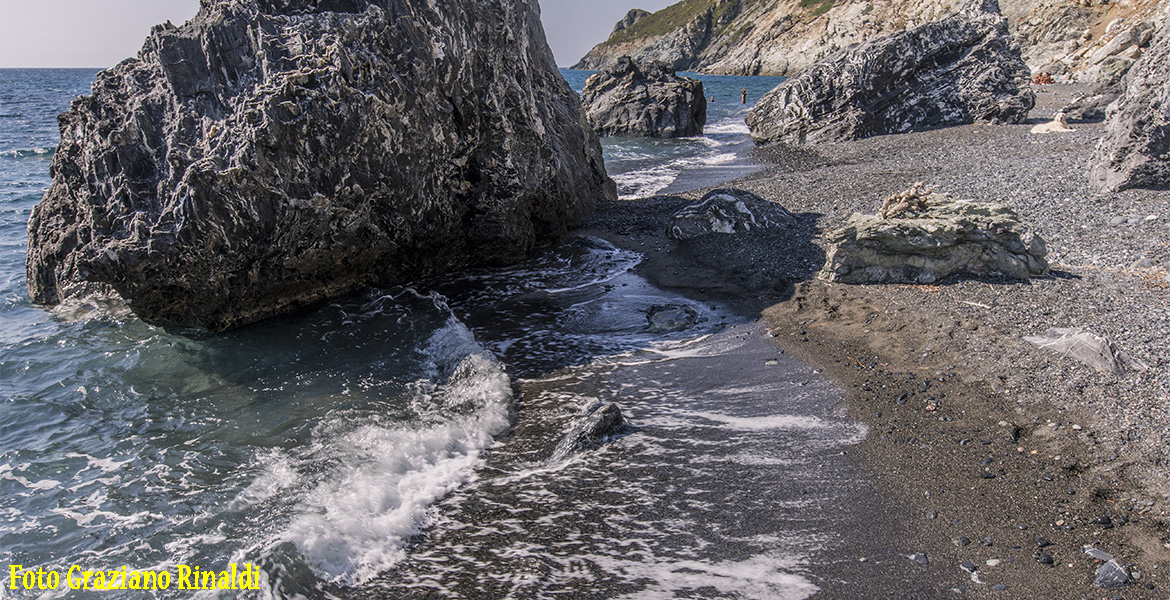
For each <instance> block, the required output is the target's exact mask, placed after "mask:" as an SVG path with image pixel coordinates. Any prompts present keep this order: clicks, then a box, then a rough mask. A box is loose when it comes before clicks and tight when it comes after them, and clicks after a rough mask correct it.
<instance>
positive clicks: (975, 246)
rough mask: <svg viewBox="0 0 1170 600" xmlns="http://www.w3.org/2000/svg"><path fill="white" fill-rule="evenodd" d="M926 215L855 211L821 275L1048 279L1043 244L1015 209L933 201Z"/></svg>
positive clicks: (891, 279) (852, 279)
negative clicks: (871, 213) (956, 275)
mask: <svg viewBox="0 0 1170 600" xmlns="http://www.w3.org/2000/svg"><path fill="white" fill-rule="evenodd" d="M927 205H928V208H927V209H926V211H923V212H908V213H903V214H902V215H900V216H898V217H893V218H889V219H883V218H881V217H880V216H877V215H861V214H854V215H853V216H852V217H850V219H849V222H848V223H847V224H846V225H845V227H844V228H842V229H839V230H837V231H834V232H832V233H830V234H829V235H828V236H827V240H828V242H829V244H830V246H829V250H828V258H827V261H826V263H825V267H824V269H822V270H821V273H820V274H819V275H818V277H820V278H821V279H827V280H829V281H836V282H840V283H854V284H862V283H932V282H935V281H938V280H940V279H944V278H946V277H948V276H950V275H954V274H959V273H967V274H971V275H978V276H995V277H1009V278H1013V279H1027V278H1029V277H1038V276H1043V275H1046V274H1048V262H1047V261H1046V260H1045V256H1046V255H1047V250H1046V249H1045V247H1044V240H1042V239H1041V238H1040V236H1039V235H1036V234H1035V233H1032V232H1031V231H1030V230H1029V229H1028V228H1027V227H1026V226H1024V225H1023V224H1022V223H1021V222H1020V220H1019V218H1018V217H1017V216H1016V213H1015V212H1013V211H1012V210H1011V209H1010V208H1008V207H1006V206H1002V205H997V204H980V203H975V202H969V201H964V200H954V199H951V198H949V197H947V196H944V195H942V194H932V195H930V196H929V197H928V198H927Z"/></svg>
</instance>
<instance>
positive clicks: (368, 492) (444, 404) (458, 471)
mask: <svg viewBox="0 0 1170 600" xmlns="http://www.w3.org/2000/svg"><path fill="white" fill-rule="evenodd" d="M470 340H472V338H471V333H470V332H469V331H467V330H466V328H465V327H463V326H462V324H459V323H458V322H457V321H454V320H452V323H451V324H450V325H448V327H446V328H444V329H442V330H440V331H439V332H438V333H436V334H435V336H434V337H433V338H432V343H431V347H430V352H431V353H432V355H433V356H434V357H435V359H436V360H435V364H436V368H437V369H438V368H440V365H441V364H442V363H443V362H445V360H447V359H449V358H450V357H451V356H452V353H457V352H459V351H461V350H462V351H464V352H465V351H466V349H467V344H468V342H469V341H470ZM476 348H477V350H476V352H475V353H473V354H470V355H467V356H466V357H465V358H463V359H462V360H461V361H459V363H458V365H457V366H456V367H455V368H454V369H453V371H452V373H451V374H450V376H449V378H448V379H447V380H446V381H445V382H443V383H441V384H439V385H436V386H430V385H421V386H419V388H418V391H419V396H420V398H419V403H420V408H424V410H426V412H427V414H428V415H430V416H432V417H433V418H430V419H426V418H424V419H423V420H422V422H421V423H419V422H416V423H415V424H414V425H413V426H411V425H407V424H403V423H400V422H399V423H388V424H379V423H367V424H362V425H359V426H356V427H351V426H350V424H349V423H346V422H345V420H344V419H343V418H338V419H336V420H333V421H330V422H328V423H323V424H322V425H321V426H320V427H319V428H318V429H319V431H318V432H317V433H316V434H315V436H314V437H315V438H316V439H317V440H318V441H317V442H315V444H316V447H315V448H314V450H313V452H312V455H313V459H315V460H325V461H327V462H328V463H329V464H333V465H336V467H335V468H334V471H333V472H332V473H331V474H330V476H329V477H328V478H327V480H326V481H324V482H322V483H320V484H318V485H317V486H316V487H315V488H314V489H312V490H311V491H310V492H309V493H308V494H307V496H306V497H304V498H303V499H302V500H301V501H300V502H299V503H298V506H297V512H298V515H297V516H296V517H295V518H294V519H293V521H292V523H291V524H290V525H289V527H288V528H287V530H286V531H285V532H284V533H283V534H282V535H281V536H280V539H279V540H276V541H275V544H279V543H281V542H285V541H290V542H293V543H294V544H295V545H296V547H297V549H298V550H299V551H300V552H301V554H302V555H303V556H304V557H305V558H306V559H307V560H308V561H309V563H310V565H312V566H313V567H314V569H316V570H317V571H318V575H320V576H322V577H323V578H325V579H328V580H330V581H335V582H341V583H346V584H356V583H361V582H364V581H367V580H369V579H370V578H372V577H373V576H375V575H377V574H378V573H380V572H382V571H385V570H386V569H388V568H390V567H391V566H393V565H394V564H395V563H397V562H398V561H400V560H402V558H404V556H405V550H404V546H405V545H406V542H407V540H408V539H409V538H410V537H411V536H413V535H417V534H418V533H420V532H421V531H422V530H423V529H424V528H426V527H427V526H428V525H429V523H430V521H431V519H432V518H433V517H432V515H431V505H432V503H434V502H435V501H436V500H438V499H440V498H442V497H443V496H445V495H447V494H448V493H450V492H451V491H453V490H455V489H456V488H458V487H459V486H460V485H461V484H463V483H465V482H467V481H469V480H470V479H472V478H473V476H474V469H475V467H476V466H477V465H478V464H479V463H480V459H479V454H480V452H481V451H482V450H483V449H485V448H487V447H488V446H489V445H491V444H492V443H493V439H492V436H493V435H495V434H498V433H501V432H502V431H503V430H504V429H505V428H506V427H507V426H508V423H509V417H508V410H509V404H510V401H511V383H510V381H509V379H508V377H507V375H506V374H505V373H504V371H503V369H502V367H501V366H500V365H499V363H497V362H496V361H495V360H494V359H492V358H491V357H489V356H488V355H487V353H486V352H485V351H483V350H482V348H478V346H477V347H476ZM423 404H425V405H428V406H427V407H423V406H421V405H423ZM440 415H442V416H443V417H444V418H439V417H440ZM264 485H268V484H261V486H262V487H263V486H264ZM275 544H274V545H275Z"/></svg>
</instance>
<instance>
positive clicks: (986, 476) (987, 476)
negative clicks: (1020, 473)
mask: <svg viewBox="0 0 1170 600" xmlns="http://www.w3.org/2000/svg"><path fill="white" fill-rule="evenodd" d="M980 477H982V478H984V479H995V473H992V472H990V471H984V472H983V474H982V475H980Z"/></svg>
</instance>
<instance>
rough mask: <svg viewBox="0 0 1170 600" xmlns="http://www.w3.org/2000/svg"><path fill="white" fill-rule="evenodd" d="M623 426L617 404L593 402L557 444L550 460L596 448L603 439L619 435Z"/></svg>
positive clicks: (562, 458)
mask: <svg viewBox="0 0 1170 600" xmlns="http://www.w3.org/2000/svg"><path fill="white" fill-rule="evenodd" d="M625 426H626V420H625V417H623V416H622V411H621V409H620V408H618V405H617V404H614V403H612V402H609V403H602V402H594V403H593V404H591V405H589V407H588V408H586V409H585V412H584V413H582V414H581V416H579V417H577V419H576V420H575V421H574V422H573V425H572V426H571V427H570V428H569V431H568V432H567V433H566V434H565V436H564V437H563V438H561V441H560V442H558V443H557V447H556V449H554V450H553V454H552V460H554V461H557V460H564V459H566V458H568V457H569V456H571V455H573V454H574V453H577V452H580V451H582V450H586V449H588V448H590V447H593V446H596V445H598V444H600V443H601V442H602V441H603V439H604V438H605V437H607V436H611V435H614V434H617V433H620V432H621V431H622V429H623V428H625Z"/></svg>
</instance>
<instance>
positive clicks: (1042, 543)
mask: <svg viewBox="0 0 1170 600" xmlns="http://www.w3.org/2000/svg"><path fill="white" fill-rule="evenodd" d="M1051 545H1052V542H1050V541H1048V540H1047V539H1046V538H1043V537H1038V538H1036V547H1037V548H1047V547H1048V546H1051Z"/></svg>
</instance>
